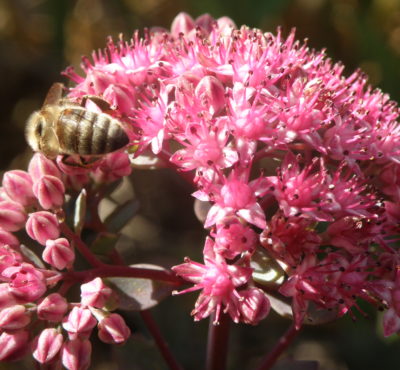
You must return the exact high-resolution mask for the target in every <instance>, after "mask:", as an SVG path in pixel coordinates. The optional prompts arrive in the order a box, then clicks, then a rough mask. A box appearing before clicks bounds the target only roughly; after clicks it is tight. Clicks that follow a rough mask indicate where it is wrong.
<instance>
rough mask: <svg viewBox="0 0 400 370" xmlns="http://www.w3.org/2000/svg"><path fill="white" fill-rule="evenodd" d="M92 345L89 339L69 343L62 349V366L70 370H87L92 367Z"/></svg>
mask: <svg viewBox="0 0 400 370" xmlns="http://www.w3.org/2000/svg"><path fill="white" fill-rule="evenodd" d="M91 355H92V344H91V343H90V341H89V340H87V339H83V340H81V339H74V340H69V341H67V342H66V343H65V344H64V346H63V349H62V364H63V365H64V366H65V367H66V368H67V369H68V370H86V369H88V368H89V365H90V357H91Z"/></svg>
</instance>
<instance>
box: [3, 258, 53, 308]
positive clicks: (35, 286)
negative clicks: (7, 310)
mask: <svg viewBox="0 0 400 370" xmlns="http://www.w3.org/2000/svg"><path fill="white" fill-rule="evenodd" d="M2 275H3V276H4V277H6V278H9V290H10V292H11V293H12V294H13V295H14V296H15V297H16V298H17V299H19V300H22V301H24V302H33V301H36V300H37V299H38V298H40V297H41V296H42V295H43V294H44V293H45V292H46V289H47V288H46V281H45V277H44V275H43V274H42V273H41V272H40V271H39V270H38V269H37V268H35V267H34V266H33V265H31V264H29V263H23V264H21V265H19V266H12V267H8V268H6V269H5V270H4V271H3V273H2Z"/></svg>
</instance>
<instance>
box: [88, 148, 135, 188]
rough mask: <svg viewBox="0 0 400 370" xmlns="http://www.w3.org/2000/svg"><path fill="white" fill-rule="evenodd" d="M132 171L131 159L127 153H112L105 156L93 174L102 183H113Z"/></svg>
mask: <svg viewBox="0 0 400 370" xmlns="http://www.w3.org/2000/svg"><path fill="white" fill-rule="evenodd" d="M131 171H132V168H131V163H130V161H129V157H128V155H127V154H126V153H121V152H117V153H111V154H108V155H107V156H105V158H104V159H103V160H102V161H101V163H100V165H99V167H98V168H97V169H96V171H95V172H94V174H93V177H94V179H95V180H96V181H97V182H99V183H101V182H112V181H115V180H117V179H119V178H121V177H123V176H128V175H129V174H130V173H131Z"/></svg>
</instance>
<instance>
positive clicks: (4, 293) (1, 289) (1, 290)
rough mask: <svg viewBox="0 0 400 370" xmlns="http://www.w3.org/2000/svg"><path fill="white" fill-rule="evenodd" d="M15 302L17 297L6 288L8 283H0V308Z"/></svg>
mask: <svg viewBox="0 0 400 370" xmlns="http://www.w3.org/2000/svg"><path fill="white" fill-rule="evenodd" d="M16 303H17V299H16V298H15V297H14V296H13V295H12V293H11V292H10V290H9V288H8V283H2V284H0V310H2V309H4V308H6V307H10V306H12V305H14V304H16Z"/></svg>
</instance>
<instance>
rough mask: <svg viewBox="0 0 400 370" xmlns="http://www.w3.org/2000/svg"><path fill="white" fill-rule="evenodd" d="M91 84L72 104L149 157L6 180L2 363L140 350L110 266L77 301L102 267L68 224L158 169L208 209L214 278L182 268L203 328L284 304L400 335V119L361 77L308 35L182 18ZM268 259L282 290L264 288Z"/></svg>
mask: <svg viewBox="0 0 400 370" xmlns="http://www.w3.org/2000/svg"><path fill="white" fill-rule="evenodd" d="M82 69H83V74H78V73H76V72H75V71H74V70H73V69H72V68H68V69H67V70H66V71H65V72H64V74H65V75H66V76H68V77H69V78H70V79H71V80H72V81H73V82H74V84H73V86H72V87H71V88H70V89H69V91H68V95H67V98H68V99H70V100H71V101H74V102H77V103H79V102H80V101H81V99H82V98H83V97H84V96H86V95H95V96H98V97H101V98H102V99H104V100H106V101H107V102H108V103H109V104H110V106H111V111H110V112H108V113H109V114H111V115H113V116H115V117H116V118H117V119H119V120H120V121H121V122H123V124H124V127H125V129H126V131H127V132H128V134H129V136H130V138H131V145H130V149H134V153H133V154H132V151H130V152H131V153H130V154H129V156H128V154H127V153H126V152H124V151H120V152H117V153H112V154H109V155H106V156H104V157H103V158H102V159H100V160H99V161H96V162H94V163H92V164H91V165H90V166H87V167H86V168H82V167H81V166H79V164H78V163H77V162H76V158H74V157H69V158H65V157H63V158H62V157H59V158H58V159H57V161H56V162H54V161H51V160H48V159H46V158H45V157H44V156H42V155H40V154H36V155H35V156H34V157H33V159H32V161H31V163H30V165H29V168H28V172H24V171H20V170H16V171H10V172H8V173H6V174H5V175H4V178H3V188H2V192H1V193H0V198H1V199H0V200H1V201H0V242H1V254H2V258H1V260H0V271H1V279H2V284H0V288H1V289H0V290H1V292H2V295H1V296H0V297H2V298H0V303H1V310H2V311H1V312H0V330H1V332H2V334H1V336H0V359H1V360H13V359H16V358H19V357H21V356H22V355H23V354H24V350H25V349H26V347H27V343H28V342H30V341H31V342H32V343H33V348H34V351H33V356H34V358H35V359H36V360H37V361H39V362H40V363H46V364H47V363H53V362H58V363H60V362H62V363H63V364H64V366H65V367H66V368H68V369H84V368H87V366H88V364H89V361H90V351H91V344H90V341H89V337H90V333H91V332H92V330H93V328H94V327H96V326H97V328H98V335H99V337H100V339H101V340H103V341H104V342H106V343H121V342H123V341H125V340H126V339H127V337H128V336H129V328H127V326H126V325H125V323H124V321H123V319H122V318H121V317H120V316H119V315H118V314H115V313H110V312H109V310H108V309H107V307H106V302H107V301H108V300H109V299H110V298H111V297H112V290H111V289H110V288H109V287H107V286H106V285H105V284H104V283H103V281H102V280H101V279H100V277H101V276H104V274H105V273H106V272H107V271H108V272H110V271H111V270H110V269H109V266H108V267H107V268H108V270H107V269H103V270H102V274H103V275H102V274H99V276H92V277H93V280H91V281H90V282H87V281H82V284H83V285H82V286H81V291H82V298H81V301H80V302H74V303H71V302H67V301H66V300H65V298H64V297H63V294H62V293H63V290H64V289H68V284H69V283H70V282H71V281H70V280H68V279H67V278H66V273H65V272H63V270H66V271H67V272H70V275H69V278H70V279H72V277H75V278H76V277H78V276H81V275H79V272H78V273H75V272H74V271H73V265H74V259H75V256H76V252H77V251H79V252H80V254H82V255H83V256H84V257H85V258H86V259H87V260H88V261H89V262H90V263H91V264H92V265H93V267H95V268H98V269H99V270H101V269H102V268H104V263H103V262H101V261H100V260H98V259H97V258H96V256H95V255H93V254H92V253H91V252H90V250H88V249H87V246H86V245H85V244H84V243H82V240H81V239H80V238H79V229H78V232H77V233H74V232H72V231H71V230H70V229H69V228H68V226H67V224H66V223H65V222H64V218H65V208H66V207H65V205H66V199H67V198H66V195H68V196H71V194H73V193H74V192H75V194H76V191H77V190H80V189H82V188H85V189H88V190H91V191H93V190H94V189H98V187H99V186H98V185H99V184H105V183H108V182H112V181H115V180H116V179H119V178H121V177H123V176H127V175H128V174H129V173H130V171H131V164H132V165H133V166H140V165H141V164H143V163H145V162H146V163H149V162H148V161H149V158H150V159H154V161H152V163H153V166H157V164H159V163H162V165H163V166H165V165H166V164H168V165H169V166H170V167H172V168H174V169H175V170H176V171H179V173H181V174H182V175H183V177H184V178H185V179H188V180H189V181H191V182H192V184H193V186H194V192H193V196H194V198H196V201H198V202H205V203H206V204H207V205H208V207H207V214H206V215H205V217H204V219H203V220H202V221H203V222H204V227H205V228H206V229H208V230H209V236H208V237H207V239H206V241H205V246H204V264H203V263H200V262H195V261H192V260H191V259H190V258H188V257H187V258H186V259H185V262H184V263H183V264H180V265H178V266H175V267H173V268H172V270H173V271H174V272H175V273H176V274H177V275H179V276H180V277H182V278H183V279H184V280H186V281H188V282H190V283H193V284H194V285H193V286H192V287H189V288H187V289H184V290H181V291H175V294H180V293H185V292H190V291H194V290H200V291H201V292H200V295H199V298H198V299H197V302H196V304H195V308H194V310H193V312H192V314H193V316H194V318H195V320H201V319H203V318H205V317H208V316H210V315H212V317H213V318H214V320H213V322H214V324H218V322H219V320H220V318H221V315H222V314H223V313H226V314H227V315H229V316H230V318H231V319H232V320H233V321H234V322H244V323H248V324H252V325H256V324H257V323H258V322H259V321H260V320H262V319H263V318H265V317H266V316H267V315H268V313H269V311H270V307H271V304H270V300H269V298H268V297H269V296H268V295H273V296H274V297H275V298H276V297H280V298H281V299H289V300H290V302H291V305H292V311H293V319H294V323H295V329H299V328H300V327H301V326H302V325H303V323H304V322H305V321H306V322H307V321H312V320H313V319H314V317H313V314H312V312H311V310H310V307H315V306H316V307H317V308H318V309H320V310H323V309H326V310H329V311H330V312H333V313H334V317H340V316H342V315H344V314H346V313H349V314H350V315H353V313H352V311H353V310H354V309H356V310H360V308H359V305H358V301H359V300H365V301H368V302H370V303H371V304H373V305H375V306H376V307H378V308H381V307H384V308H386V309H387V311H386V313H385V316H384V321H383V325H384V333H385V335H391V334H393V333H395V332H398V331H399V328H400V309H399V298H398V296H399V294H398V291H399V280H400V279H399V270H400V264H399V261H400V254H399V243H398V237H397V235H398V234H399V227H398V225H399V221H400V206H399V204H400V180H399V179H400V124H399V122H398V115H399V109H398V106H397V105H396V104H395V103H394V102H393V101H391V100H390V99H389V97H388V96H387V95H385V94H383V93H382V92H381V91H379V90H376V89H375V90H374V89H372V88H371V87H370V86H369V85H368V84H367V79H366V77H365V76H364V75H363V74H362V72H361V71H356V72H354V73H353V74H351V75H350V76H348V77H346V76H344V75H343V66H342V65H341V64H340V63H336V64H335V63H333V62H332V61H331V60H330V59H329V58H327V57H326V56H325V52H324V51H320V52H317V51H314V50H311V49H309V48H308V46H307V45H306V44H305V43H301V42H299V41H296V40H295V35H294V31H292V32H291V33H290V34H289V35H288V37H287V38H285V37H283V35H282V33H281V31H280V30H278V32H277V34H276V35H274V34H272V33H263V32H262V31H260V30H258V29H250V28H248V27H246V26H242V27H241V28H237V27H236V26H235V24H234V23H233V22H232V21H231V20H230V19H228V18H226V17H224V18H220V19H217V20H215V19H213V18H212V17H211V16H209V15H203V16H201V17H199V18H197V19H196V20H193V19H192V18H191V17H190V16H188V15H187V14H184V13H181V14H179V15H178V16H177V17H176V18H175V20H174V22H173V24H172V26H171V30H160V29H159V28H157V29H154V30H150V31H147V32H145V34H144V36H143V37H140V36H139V33H138V32H135V33H134V35H133V38H132V39H131V40H128V41H125V40H124V39H122V38H121V39H120V40H119V41H117V42H116V43H114V42H113V41H112V40H111V39H110V40H109V41H108V44H107V48H106V50H105V51H104V52H95V53H93V56H92V60H89V59H88V58H84V59H83V63H82ZM87 109H92V108H91V107H90V106H89V105H88V106H87ZM93 184H95V185H93ZM97 195H98V193H97ZM20 234H24V237H25V238H26V237H29V238H30V239H31V240H32V241H35V242H37V243H38V244H40V245H41V246H43V255H42V259H43V261H44V262H45V264H43V266H37V265H34V264H32V262H29V261H28V260H27V257H26V255H25V254H23V253H22V250H21V246H20V242H19V236H20ZM260 254H261V255H264V256H267V257H268V259H269V260H270V261H271V263H270V266H268V269H275V271H276V272H277V273H279V274H281V278H280V279H276V280H275V281H272V280H268V279H266V278H260V274H259V272H260V271H259V269H258V267H257V266H259V256H260ZM113 271H114V270H113ZM121 271H122V270H121ZM124 271H125V270H124ZM132 271H133V270H132ZM261 272H263V271H261ZM264 272H265V271H264ZM74 273H75V275H74ZM110 273H111V272H110ZM132 273H139V272H138V270H135V271H133V272H132ZM143 273H144V272H143ZM261 275H262V274H261ZM149 276H150V275H149ZM154 276H155V275H154ZM157 276H160V275H157ZM173 278H174V277H173V275H171V276H170V277H168V279H171V281H173ZM166 279H167V277H166ZM60 282H63V283H64V285H61V288H59V289H60V290H59V291H55V290H54V289H55V288H54V287H59V286H60ZM42 321H46V322H50V323H55V324H54V326H52V325H50V326H49V325H48V326H46V327H44V326H43V328H42V330H41V331H38V332H37V333H36V334H35V335H36V337H35V338H32V336H31V334H30V331H29V330H30V325H32V326H33V324H35V328H37V327H40V325H39V326H38V325H37V322H39V323H40V322H42ZM35 330H37V329H35ZM62 334H63V335H62ZM10 343H12V344H10Z"/></svg>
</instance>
